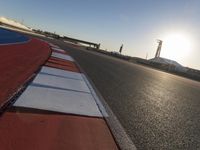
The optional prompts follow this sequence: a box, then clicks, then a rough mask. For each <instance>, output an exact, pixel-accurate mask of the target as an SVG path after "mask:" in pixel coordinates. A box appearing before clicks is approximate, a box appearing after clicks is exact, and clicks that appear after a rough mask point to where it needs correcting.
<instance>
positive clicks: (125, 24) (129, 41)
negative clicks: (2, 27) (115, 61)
mask: <svg viewBox="0 0 200 150" xmlns="http://www.w3.org/2000/svg"><path fill="white" fill-rule="evenodd" d="M0 16H5V17H8V18H12V19H15V20H18V21H23V22H24V24H26V25H28V26H30V27H33V28H39V29H43V30H48V31H51V32H54V31H56V32H57V33H59V34H62V35H66V36H71V37H74V38H80V39H83V40H89V41H93V42H97V43H101V45H102V48H104V49H108V50H110V51H111V50H112V51H118V50H119V47H120V46H121V44H122V43H123V44H124V51H123V53H124V54H127V55H131V56H137V57H143V58H145V57H146V54H147V53H148V58H152V57H154V55H155V51H156V48H157V43H156V39H162V40H164V39H165V38H166V36H168V37H169V36H170V35H171V34H172V35H173V34H177V33H178V34H181V35H183V37H184V38H185V39H186V41H189V42H190V45H189V46H188V45H186V46H185V45H184V44H185V42H184V40H183V41H182V42H183V49H184V48H187V49H188V52H187V53H186V52H182V50H181V49H180V47H179V48H174V47H173V46H171V47H170V46H168V49H167V48H165V46H167V45H165V41H163V46H164V47H163V49H162V52H161V56H162V57H167V58H170V59H174V60H176V61H178V62H179V63H181V64H183V65H185V66H189V67H194V68H197V69H200V58H199V56H200V42H199V39H200V0H54V1H53V0H1V1H0ZM186 43H187V42H186ZM169 47H170V49H169ZM173 51H174V53H172V52H173ZM184 51H185V50H184ZM183 53H184V54H183Z"/></svg>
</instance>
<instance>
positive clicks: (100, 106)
mask: <svg viewBox="0 0 200 150" xmlns="http://www.w3.org/2000/svg"><path fill="white" fill-rule="evenodd" d="M82 77H83V79H84V80H85V82H86V84H87V86H88V87H89V89H90V91H91V93H92V96H93V97H94V100H95V102H96V104H97V105H98V107H99V109H100V111H101V113H102V115H103V116H104V117H109V115H108V113H107V112H106V110H105V108H104V106H103V104H102V103H101V101H100V99H99V97H98V96H97V94H96V92H95V90H94V89H93V87H92V85H91V84H90V82H89V81H88V79H87V77H86V76H85V75H84V74H82Z"/></svg>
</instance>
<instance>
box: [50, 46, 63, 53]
mask: <svg viewBox="0 0 200 150" xmlns="http://www.w3.org/2000/svg"><path fill="white" fill-rule="evenodd" d="M52 49H53V50H57V51H60V52H65V50H63V49H60V48H55V47H52Z"/></svg>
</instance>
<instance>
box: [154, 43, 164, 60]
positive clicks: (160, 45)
mask: <svg viewBox="0 0 200 150" xmlns="http://www.w3.org/2000/svg"><path fill="white" fill-rule="evenodd" d="M157 42H158V48H157V51H156V55H155V58H156V57H160V53H161V48H162V43H163V41H162V40H157Z"/></svg>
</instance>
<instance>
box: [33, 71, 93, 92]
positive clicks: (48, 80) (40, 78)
mask: <svg viewBox="0 0 200 150" xmlns="http://www.w3.org/2000/svg"><path fill="white" fill-rule="evenodd" d="M33 83H35V84H40V85H42V86H50V87H54V88H60V89H66V90H74V91H80V92H87V93H90V90H89V88H88V86H87V85H86V83H85V82H84V81H81V80H73V79H68V78H61V77H56V76H51V75H45V74H41V73H39V74H38V75H37V76H36V78H35V79H34V80H33Z"/></svg>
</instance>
